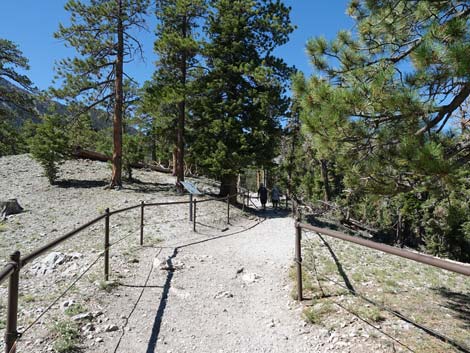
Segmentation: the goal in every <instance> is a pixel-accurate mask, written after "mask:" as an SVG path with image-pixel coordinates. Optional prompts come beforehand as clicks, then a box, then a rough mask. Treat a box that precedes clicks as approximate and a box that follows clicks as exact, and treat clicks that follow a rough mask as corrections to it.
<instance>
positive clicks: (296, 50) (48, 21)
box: [0, 0, 352, 89]
mask: <svg viewBox="0 0 470 353" xmlns="http://www.w3.org/2000/svg"><path fill="white" fill-rule="evenodd" d="M284 2H285V3H286V4H287V5H289V6H291V7H292V12H291V18H292V23H293V24H295V25H297V27H298V28H297V30H296V31H295V32H294V33H293V34H292V35H291V40H290V42H289V43H287V44H286V45H284V46H283V47H281V48H279V49H277V51H276V54H277V55H278V56H280V57H282V58H284V60H286V62H287V63H288V64H290V65H295V66H296V67H297V68H298V69H300V70H302V71H304V72H305V73H307V74H308V73H310V72H311V70H310V65H309V63H308V59H307V56H306V55H305V43H306V41H307V40H308V39H309V38H311V37H315V36H319V35H323V36H325V37H327V38H333V37H334V36H335V34H336V33H337V32H338V31H339V30H341V29H350V28H351V27H352V21H351V20H350V19H349V18H348V17H347V16H346V15H345V10H346V6H347V3H348V1H347V0H329V1H326V0H285V1H284ZM65 3H66V1H65V0H45V1H37V0H4V1H2V5H1V11H0V38H4V39H9V40H11V41H13V42H15V43H16V44H18V45H19V48H20V50H22V51H23V54H24V55H25V56H26V57H27V58H28V59H29V64H30V66H31V69H30V71H29V72H27V75H28V76H29V77H30V78H31V80H32V81H33V82H34V84H35V85H36V86H37V87H38V88H40V89H46V88H48V87H49V86H51V84H52V79H53V76H54V71H53V67H54V62H55V61H56V60H59V59H61V58H64V57H67V56H73V54H74V52H73V50H72V49H68V48H65V46H64V43H62V42H60V41H58V40H57V39H54V37H53V33H54V32H55V31H56V30H57V28H58V25H59V22H62V23H67V21H68V17H69V15H68V13H67V12H66V11H65V10H64V4H65ZM153 26H154V24H150V25H149V31H148V32H142V33H140V38H141V40H142V41H143V44H144V50H145V52H144V56H145V61H142V60H139V59H138V60H137V61H136V62H134V63H132V64H129V66H128V67H127V69H128V71H129V73H130V74H131V75H132V76H133V77H134V78H135V79H136V80H137V81H138V82H140V83H142V82H144V81H145V80H147V79H149V78H150V77H151V75H152V72H153V71H154V62H155V54H154V53H153V50H152V47H153V41H154V35H153Z"/></svg>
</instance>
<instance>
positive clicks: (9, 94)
mask: <svg viewBox="0 0 470 353" xmlns="http://www.w3.org/2000/svg"><path fill="white" fill-rule="evenodd" d="M18 69H23V70H28V69H29V65H28V59H27V58H25V57H24V56H23V53H22V52H21V51H20V50H19V48H18V46H17V45H16V44H15V43H13V42H11V41H9V40H6V39H1V38H0V156H3V155H6V154H16V153H18V152H21V151H24V147H23V146H22V145H23V144H24V141H21V138H20V133H19V127H18V126H17V125H18V124H17V122H16V121H15V120H16V119H15V117H16V115H17V114H24V113H27V114H31V113H34V112H33V104H32V99H31V98H30V96H29V95H28V94H27V92H31V91H32V87H31V85H32V84H31V81H30V79H29V78H28V77H27V76H25V75H22V74H20V73H18ZM11 84H15V85H17V86H19V88H21V89H19V88H17V87H14V86H13V85H11Z"/></svg>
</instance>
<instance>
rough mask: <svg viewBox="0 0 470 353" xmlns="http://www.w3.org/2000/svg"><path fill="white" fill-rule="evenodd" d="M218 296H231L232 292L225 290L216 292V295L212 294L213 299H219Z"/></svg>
mask: <svg viewBox="0 0 470 353" xmlns="http://www.w3.org/2000/svg"><path fill="white" fill-rule="evenodd" d="M220 298H233V294H232V293H230V292H227V291H221V292H218V293H217V294H216V295H214V299H220Z"/></svg>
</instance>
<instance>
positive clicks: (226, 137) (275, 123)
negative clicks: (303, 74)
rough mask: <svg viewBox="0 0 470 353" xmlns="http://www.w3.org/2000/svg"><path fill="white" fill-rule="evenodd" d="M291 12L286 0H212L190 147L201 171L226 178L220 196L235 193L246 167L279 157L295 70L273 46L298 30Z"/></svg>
mask: <svg viewBox="0 0 470 353" xmlns="http://www.w3.org/2000/svg"><path fill="white" fill-rule="evenodd" d="M289 12H290V9H289V8H288V7H286V6H285V5H284V4H283V3H282V2H280V1H268V0H260V1H242V0H235V1H229V0H213V1H212V2H211V10H210V13H209V15H208V19H207V23H206V25H205V36H206V37H207V41H208V43H207V45H206V46H205V49H204V57H205V61H206V67H207V72H206V73H205V75H204V78H203V80H202V88H201V99H200V100H198V101H197V105H195V113H194V117H193V119H194V129H195V131H197V135H196V136H195V142H194V144H193V147H192V148H193V150H194V153H196V154H197V155H198V157H199V163H200V166H201V167H202V169H204V171H205V172H206V173H208V174H210V175H212V176H215V177H217V178H219V179H220V180H221V189H220V194H221V195H228V194H233V193H234V192H236V180H237V178H236V177H237V174H238V173H239V172H240V170H241V169H243V168H247V167H249V166H253V165H255V166H259V167H269V166H270V165H271V163H272V159H273V158H274V157H275V153H276V146H278V145H279V142H280V141H279V136H280V127H279V118H280V117H281V116H283V115H284V114H285V112H286V111H287V109H288V99H287V98H286V97H285V95H284V93H285V84H286V82H287V80H288V77H289V74H290V73H291V71H290V70H289V68H288V67H287V65H286V64H285V63H284V62H283V61H282V59H279V58H277V57H275V56H274V55H273V53H272V52H273V50H274V49H275V48H276V47H278V46H280V45H282V44H284V43H286V42H287V40H288V36H289V34H290V33H291V32H292V30H293V26H292V25H291V23H290V18H289Z"/></svg>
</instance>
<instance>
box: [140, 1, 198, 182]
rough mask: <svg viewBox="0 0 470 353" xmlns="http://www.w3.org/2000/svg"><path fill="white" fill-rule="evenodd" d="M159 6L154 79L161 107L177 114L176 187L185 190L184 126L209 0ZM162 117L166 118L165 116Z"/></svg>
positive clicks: (165, 2)
mask: <svg viewBox="0 0 470 353" xmlns="http://www.w3.org/2000/svg"><path fill="white" fill-rule="evenodd" d="M156 5H157V6H156V16H157V19H158V21H159V24H158V27H157V33H156V34H157V40H156V42H155V52H156V53H157V55H158V61H157V71H156V72H155V74H154V79H153V91H154V92H158V93H157V95H158V100H159V104H158V106H159V107H160V108H163V109H165V110H166V111H167V112H172V111H174V112H175V113H176V114H177V115H176V116H175V117H174V120H175V121H176V141H175V147H176V148H175V151H176V170H175V171H176V185H177V188H178V189H179V190H180V191H182V185H181V184H180V182H181V181H184V160H185V158H184V155H185V144H186V143H187V141H185V125H186V120H187V116H188V112H189V110H190V109H188V108H190V106H188V103H190V99H191V95H192V94H194V91H195V88H194V81H195V78H196V77H197V76H198V75H197V72H198V71H199V68H198V66H199V65H198V63H197V55H198V54H200V51H201V43H200V39H198V37H197V31H196V30H197V28H198V21H199V20H200V19H201V16H202V15H203V14H205V11H206V0H196V1H194V0H176V1H174V0H172V1H169V0H158V1H157V2H156ZM148 92H149V91H148ZM165 105H166V106H167V107H166V108H165V107H164V106H165ZM161 118H163V119H165V117H164V116H161ZM170 124H171V122H170ZM160 125H162V124H160Z"/></svg>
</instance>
